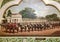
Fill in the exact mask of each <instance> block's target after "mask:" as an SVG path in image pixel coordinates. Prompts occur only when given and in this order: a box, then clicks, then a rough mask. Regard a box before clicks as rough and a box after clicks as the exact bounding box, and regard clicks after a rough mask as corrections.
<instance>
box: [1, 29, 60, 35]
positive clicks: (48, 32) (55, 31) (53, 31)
mask: <svg viewBox="0 0 60 42" xmlns="http://www.w3.org/2000/svg"><path fill="white" fill-rule="evenodd" d="M0 35H1V36H2V35H3V36H5V35H9V36H11V35H15V36H16V35H17V36H22V35H23V36H27V35H28V36H60V28H55V29H49V30H43V31H30V32H18V33H6V32H4V31H2V30H0Z"/></svg>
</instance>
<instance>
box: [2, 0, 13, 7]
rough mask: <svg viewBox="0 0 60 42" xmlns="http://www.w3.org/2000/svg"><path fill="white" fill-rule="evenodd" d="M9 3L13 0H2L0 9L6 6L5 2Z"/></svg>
mask: <svg viewBox="0 0 60 42" xmlns="http://www.w3.org/2000/svg"><path fill="white" fill-rule="evenodd" d="M10 1H13V0H3V2H2V4H1V7H2V6H3V5H4V4H6V3H7V2H10Z"/></svg>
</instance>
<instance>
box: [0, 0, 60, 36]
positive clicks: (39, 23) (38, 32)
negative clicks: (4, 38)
mask: <svg viewBox="0 0 60 42" xmlns="http://www.w3.org/2000/svg"><path fill="white" fill-rule="evenodd" d="M12 1H13V0H12ZM7 2H9V1H7V0H3V1H2V4H1V7H3V5H4V4H6V3H7ZM58 2H59V1H58ZM0 35H10V36H11V35H19V36H21V35H23V36H60V11H58V10H57V9H56V8H55V7H52V6H46V5H45V4H44V2H43V1H41V0H36V1H34V0H31V1H29V0H23V1H22V2H21V3H20V4H19V5H18V6H12V7H10V8H9V9H7V10H6V11H5V13H4V14H3V19H2V22H1V23H0Z"/></svg>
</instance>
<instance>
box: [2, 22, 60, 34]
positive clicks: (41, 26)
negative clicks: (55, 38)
mask: <svg viewBox="0 0 60 42" xmlns="http://www.w3.org/2000/svg"><path fill="white" fill-rule="evenodd" d="M1 26H2V27H4V28H5V30H6V32H8V30H9V32H11V31H13V33H14V32H15V31H17V32H27V31H28V32H30V31H42V30H47V29H54V28H59V26H60V22H42V23H41V22H38V23H27V24H24V23H6V24H2V25H1Z"/></svg>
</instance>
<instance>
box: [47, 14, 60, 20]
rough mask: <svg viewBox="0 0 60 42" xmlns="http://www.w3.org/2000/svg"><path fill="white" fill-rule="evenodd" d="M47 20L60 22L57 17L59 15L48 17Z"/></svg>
mask: <svg viewBox="0 0 60 42" xmlns="http://www.w3.org/2000/svg"><path fill="white" fill-rule="evenodd" d="M46 19H47V20H49V21H59V20H60V19H59V18H58V17H57V14H52V15H47V16H46Z"/></svg>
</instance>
